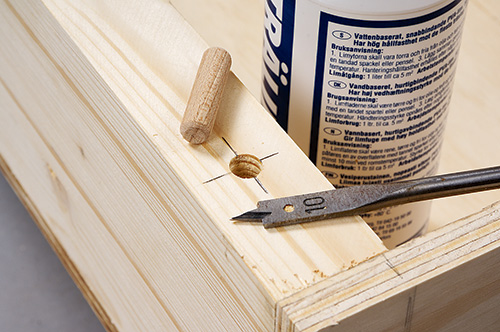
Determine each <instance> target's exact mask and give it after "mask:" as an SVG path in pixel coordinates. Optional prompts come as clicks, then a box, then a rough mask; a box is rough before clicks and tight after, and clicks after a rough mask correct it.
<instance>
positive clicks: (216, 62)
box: [180, 47, 231, 144]
mask: <svg viewBox="0 0 500 332" xmlns="http://www.w3.org/2000/svg"><path fill="white" fill-rule="evenodd" d="M230 68H231V56H230V55H229V53H228V52H227V51H226V50H224V49H222V48H219V47H212V48H209V49H207V50H206V51H205V53H203V57H202V59H201V63H200V67H199V68H198V72H197V74H196V78H195V81H194V84H193V88H192V90H191V95H190V96H189V100H188V103H187V106H186V111H185V112H184V117H183V118H182V123H181V128H180V131H181V134H182V136H183V137H184V139H186V140H187V141H188V142H190V143H192V144H201V143H204V142H205V141H206V140H207V139H208V137H209V136H210V133H211V132H212V128H213V126H214V123H215V118H216V116H217V111H218V109H219V105H220V102H221V100H222V94H223V91H224V86H225V85H226V81H227V77H228V75H229V70H230Z"/></svg>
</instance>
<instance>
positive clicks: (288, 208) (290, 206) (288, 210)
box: [283, 204, 295, 213]
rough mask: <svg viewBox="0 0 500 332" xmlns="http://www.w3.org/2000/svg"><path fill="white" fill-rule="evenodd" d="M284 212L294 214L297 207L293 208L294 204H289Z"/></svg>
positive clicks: (284, 208)
mask: <svg viewBox="0 0 500 332" xmlns="http://www.w3.org/2000/svg"><path fill="white" fill-rule="evenodd" d="M283 210H285V212H288V213H290V212H293V211H294V210H295V206H293V205H292V204H287V205H285V206H284V207H283Z"/></svg>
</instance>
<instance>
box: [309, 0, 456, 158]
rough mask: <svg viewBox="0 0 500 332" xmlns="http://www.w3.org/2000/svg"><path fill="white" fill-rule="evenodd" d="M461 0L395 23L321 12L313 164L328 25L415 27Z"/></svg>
mask: <svg viewBox="0 0 500 332" xmlns="http://www.w3.org/2000/svg"><path fill="white" fill-rule="evenodd" d="M462 1H463V0H455V1H453V2H451V3H450V4H448V5H446V6H445V7H443V8H441V9H439V10H437V11H435V12H432V13H429V14H426V15H422V16H419V17H415V18H410V19H403V20H395V21H366V20H358V19H352V18H345V17H340V16H336V15H332V14H328V13H325V12H321V14H320V21H319V32H318V51H317V55H316V61H317V62H316V73H315V82H314V94H313V105H312V124H311V136H310V137H311V140H310V147H309V158H310V159H311V160H312V162H313V163H315V164H316V160H317V155H318V135H319V133H318V129H319V122H320V115H321V99H322V93H323V73H324V70H325V54H326V40H327V37H328V36H327V33H328V23H330V22H333V23H338V24H342V25H348V26H354V27H362V28H378V29H384V28H398V27H408V26H412V25H417V24H421V23H425V22H428V21H430V20H433V19H435V18H437V17H439V16H441V15H443V14H445V13H447V12H448V11H450V10H452V9H453V8H454V7H456V6H457V5H459V4H460V3H461V2H462Z"/></svg>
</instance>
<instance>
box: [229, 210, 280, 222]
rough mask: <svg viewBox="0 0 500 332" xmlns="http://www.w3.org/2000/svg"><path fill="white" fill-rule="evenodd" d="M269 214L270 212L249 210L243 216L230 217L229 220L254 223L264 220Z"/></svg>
mask: <svg viewBox="0 0 500 332" xmlns="http://www.w3.org/2000/svg"><path fill="white" fill-rule="evenodd" d="M270 214H271V212H258V211H256V210H251V211H248V212H245V213H243V214H240V215H239V216H236V217H232V218H231V220H235V221H250V222H252V221H253V222H256V221H262V219H264V218H265V217H266V216H268V215H270Z"/></svg>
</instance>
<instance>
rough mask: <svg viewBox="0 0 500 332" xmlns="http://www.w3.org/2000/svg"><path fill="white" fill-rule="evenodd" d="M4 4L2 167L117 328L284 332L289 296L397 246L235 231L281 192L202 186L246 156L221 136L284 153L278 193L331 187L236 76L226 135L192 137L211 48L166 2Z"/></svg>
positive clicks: (297, 230) (276, 163)
mask: <svg viewBox="0 0 500 332" xmlns="http://www.w3.org/2000/svg"><path fill="white" fill-rule="evenodd" d="M0 6H1V11H0V12H1V15H2V23H1V24H0V28H1V30H0V38H1V40H2V44H3V45H4V47H2V49H1V50H0V61H1V62H0V68H1V69H0V73H1V74H0V75H1V76H0V83H1V84H0V96H1V98H0V100H1V103H2V104H1V109H2V112H0V116H1V120H0V123H1V124H2V130H0V142H2V144H1V145H0V149H1V150H0V155H1V156H2V162H1V165H2V170H3V172H4V174H5V175H6V177H7V178H8V179H9V181H10V183H11V184H12V186H13V187H14V188H15V189H16V191H17V192H18V194H19V196H20V197H21V199H22V200H23V201H24V202H25V204H26V206H27V207H28V209H29V210H30V211H31V213H32V215H33V217H34V219H35V220H36V221H37V223H38V224H39V226H40V228H41V229H42V231H43V232H44V234H45V235H46V237H47V239H48V240H49V242H50V243H51V244H52V245H53V247H54V248H55V251H56V253H58V254H59V256H60V258H61V260H62V261H63V262H65V264H66V266H67V267H68V269H69V270H70V273H71V274H72V275H73V277H74V279H75V281H76V282H77V284H79V286H80V288H81V289H82V291H83V293H84V294H85V295H86V297H87V299H88V300H89V301H90V303H91V305H92V306H93V308H94V310H95V311H96V313H97V314H98V316H99V317H100V319H101V320H102V321H103V324H104V326H105V327H106V328H107V329H108V330H120V331H127V330H132V331H136V330H147V331H154V330H197V329H200V328H203V329H204V330H206V331H223V330H227V331H236V330H245V331H252V330H270V329H272V328H273V326H274V314H275V305H276V302H277V301H278V300H280V299H282V298H284V297H285V296H287V295H290V294H292V293H294V292H296V291H298V290H301V289H304V288H307V287H308V286H309V285H311V284H313V283H315V282H318V281H320V280H322V279H325V278H328V277H329V276H331V275H334V274H336V273H339V272H340V271H342V270H345V269H347V268H349V267H351V266H352V265H355V264H357V263H359V262H362V261H364V260H366V259H367V258H369V257H372V256H374V255H376V254H378V253H380V252H382V251H385V250H386V249H385V248H384V247H383V246H382V244H381V242H380V240H379V239H378V238H377V237H376V236H375V235H374V233H373V232H371V230H370V229H369V228H368V227H367V226H366V225H365V224H364V222H363V221H362V220H361V219H359V218H346V219H343V220H340V221H337V222H335V223H333V222H331V221H325V222H322V223H316V224H314V225H311V226H309V227H303V226H296V227H291V228H289V229H287V230H273V231H267V230H264V229H263V228H262V227H255V225H234V224H233V223H231V222H230V221H229V218H230V217H231V216H233V215H237V214H239V213H241V212H243V211H245V210H248V209H250V208H252V207H253V206H255V203H256V202H257V201H258V200H260V199H262V198H266V197H269V196H268V195H267V194H265V193H264V192H263V190H262V189H261V188H260V187H259V186H258V185H257V184H256V183H255V182H254V181H243V180H241V179H238V178H235V177H234V176H226V177H224V178H222V179H221V180H217V181H213V182H211V183H210V184H206V185H205V184H203V181H205V180H207V179H210V178H211V177H213V176H217V175H220V174H223V173H225V172H226V171H227V164H228V163H229V160H230V159H231V158H232V156H233V154H232V152H231V150H230V149H229V148H228V147H227V146H226V145H225V143H224V142H223V141H222V139H221V137H222V136H223V137H225V138H226V139H227V140H228V141H229V142H231V144H232V145H233V147H234V148H235V149H236V150H237V151H239V152H240V153H253V154H255V155H258V156H260V157H262V156H265V155H267V154H271V153H274V152H279V154H278V155H277V156H275V157H273V158H269V159H268V160H266V162H265V165H264V170H263V172H262V174H261V175H260V176H259V178H260V180H261V182H262V183H263V184H264V186H265V187H266V188H267V190H268V191H269V192H270V194H271V195H272V196H282V195H290V194H294V193H300V192H304V191H316V190H322V189H326V188H329V186H330V185H329V184H328V182H327V181H326V180H325V179H324V178H323V177H322V175H321V174H320V173H319V172H318V171H317V170H316V169H315V168H314V166H313V165H312V164H311V163H310V162H309V161H308V160H307V158H306V157H305V156H304V155H303V154H302V153H301V152H300V151H299V150H298V148H297V147H296V146H295V145H294V144H293V142H292V141H291V140H290V139H289V138H288V136H287V135H286V134H285V133H284V132H282V131H281V130H280V129H279V128H278V126H277V125H276V124H275V123H274V120H273V119H272V118H271V117H270V116H269V115H268V114H267V113H266V112H265V111H264V110H263V109H262V108H261V106H260V105H259V104H258V102H257V101H256V100H255V99H254V98H253V97H252V96H251V95H250V94H249V93H248V92H247V91H246V89H245V88H244V87H243V86H242V84H241V83H240V82H239V81H238V80H237V79H236V78H235V77H234V76H231V77H230V79H229V82H228V86H227V87H226V91H229V93H228V94H227V96H228V97H227V98H225V99H224V101H223V104H222V106H221V110H220V114H219V117H218V119H217V126H216V130H215V131H216V133H215V135H214V136H213V138H212V139H211V140H210V141H209V142H208V143H206V144H205V145H203V146H199V147H194V146H190V145H188V144H187V143H186V142H185V141H184V140H183V139H182V138H181V137H180V134H179V132H178V128H179V123H180V119H181V117H182V112H183V110H184V107H185V104H186V102H187V98H188V94H189V90H190V88H191V85H192V80H193V79H194V76H195V73H196V69H197V64H198V62H199V59H200V58H201V54H202V52H203V51H204V49H205V48H206V46H207V45H206V44H205V43H204V42H203V40H202V39H201V38H200V37H198V35H197V34H196V33H195V32H194V30H192V29H191V28H190V26H189V25H188V24H187V23H186V22H185V21H183V19H182V18H181V17H180V16H179V14H178V13H177V12H176V11H175V10H174V9H173V8H172V7H171V6H170V5H169V4H168V3H165V2H161V1H151V2H150V3H148V6H143V5H142V4H139V3H136V2H133V1H130V2H123V1H121V2H119V3H114V2H106V3H104V2H93V3H89V2H85V1H82V2H78V1H73V2H66V1H46V2H45V3H42V2H40V1H16V2H11V1H4V2H2V3H1V4H0ZM48 9H49V10H50V11H49V10H48ZM256 128H257V129H258V130H256ZM283 165H286V168H283V167H282V166H283ZM291 179H293V181H292V180H291ZM352 243H356V244H357V245H356V246H353V245H352ZM193 313H195V314H193Z"/></svg>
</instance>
